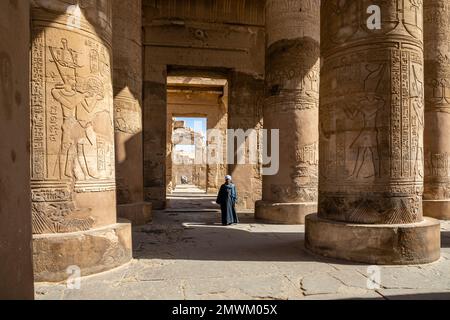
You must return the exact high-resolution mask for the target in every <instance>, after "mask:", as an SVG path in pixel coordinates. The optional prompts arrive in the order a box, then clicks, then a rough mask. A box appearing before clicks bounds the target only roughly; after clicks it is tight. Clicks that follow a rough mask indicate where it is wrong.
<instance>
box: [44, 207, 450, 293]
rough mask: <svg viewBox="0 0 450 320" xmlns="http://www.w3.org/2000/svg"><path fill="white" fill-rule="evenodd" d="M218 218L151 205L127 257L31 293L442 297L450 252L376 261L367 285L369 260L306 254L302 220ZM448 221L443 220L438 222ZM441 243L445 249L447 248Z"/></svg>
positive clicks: (448, 281)
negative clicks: (229, 221) (70, 283)
mask: <svg viewBox="0 0 450 320" xmlns="http://www.w3.org/2000/svg"><path fill="white" fill-rule="evenodd" d="M180 209H182V208H180ZM186 209H189V207H187V208H186ZM219 219H220V218H219V216H218V215H211V213H206V214H205V213H201V212H196V213H192V212H187V211H186V212H183V211H181V212H180V213H179V214H178V215H172V214H167V213H166V212H158V211H157V212H155V217H154V222H153V223H152V224H151V225H148V226H142V227H138V228H134V233H133V241H134V244H135V245H134V248H135V251H134V255H135V257H136V258H137V259H136V260H134V261H133V262H132V263H129V264H127V265H125V266H123V267H121V268H118V269H115V270H111V271H109V272H106V273H102V274H98V275H94V276H90V277H86V278H83V279H82V281H81V288H80V290H67V287H66V284H45V283H38V284H37V285H36V298H37V299H188V300H189V299H305V300H308V299H314V300H318V299H333V300H334V299H396V298H402V299H410V298H416V299H427V298H430V297H436V298H443V297H447V298H448V292H449V291H450V273H449V272H448V270H449V268H450V260H447V259H444V258H443V259H440V260H439V261H437V262H435V263H432V264H426V265H420V266H380V288H379V289H369V288H368V287H367V283H368V279H369V276H370V275H371V273H370V272H369V267H373V266H369V265H366V264H355V263H346V262H342V261H335V260H331V259H328V258H321V257H318V256H313V255H310V254H309V253H308V252H306V251H305V250H302V247H303V241H302V236H303V234H304V226H302V225H265V224H260V223H257V222H256V221H255V220H254V219H252V218H245V219H244V221H243V222H242V223H241V224H240V225H238V226H234V227H231V228H223V227H221V226H220V225H214V222H217V221H220V220H219ZM449 223H450V222H443V227H444V229H443V230H447V229H449ZM442 251H443V256H448V254H449V252H450V248H449V247H448V246H444V247H443V248H442ZM218 270H220V272H219V271H218Z"/></svg>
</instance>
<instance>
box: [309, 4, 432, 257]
mask: <svg viewBox="0 0 450 320" xmlns="http://www.w3.org/2000/svg"><path fill="white" fill-rule="evenodd" d="M372 5H376V6H377V7H372V8H370V9H373V10H375V15H374V16H373V17H375V19H377V18H378V17H381V29H369V28H368V27H369V26H370V24H369V23H368V22H367V21H369V22H372V21H373V20H371V19H370V14H367V12H368V11H370V10H368V8H369V6H372ZM377 8H380V9H381V10H380V12H379V13H380V15H377V14H376V11H377V10H378V9H377ZM321 17H322V20H321V21H322V37H321V55H322V70H321V88H320V93H321V98H320V169H319V171H320V181H319V209H318V215H310V216H308V217H307V221H306V240H305V245H306V248H307V249H309V250H311V251H313V252H315V253H317V254H321V255H324V256H329V257H335V258H341V259H346V260H351V261H357V262H363V263H372V264H414V263H427V262H431V261H434V260H437V259H438V258H439V256H440V230H439V222H438V221H436V220H433V219H429V218H426V219H424V218H423V216H422V192H423V128H424V75H423V73H424V71H423V67H424V58H423V35H422V20H423V19H422V2H421V1H415V0H402V1H400V0H397V1H388V2H386V1H383V0H375V1H374V0H370V1H347V2H342V1H339V0H327V1H323V2H322V8H321Z"/></svg>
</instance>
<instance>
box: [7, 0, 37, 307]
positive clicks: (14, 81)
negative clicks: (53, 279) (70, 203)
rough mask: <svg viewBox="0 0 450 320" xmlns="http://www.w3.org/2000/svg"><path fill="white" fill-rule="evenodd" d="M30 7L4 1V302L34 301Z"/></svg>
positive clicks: (22, 0) (23, 2)
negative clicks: (29, 75) (29, 52)
mask: <svg viewBox="0 0 450 320" xmlns="http://www.w3.org/2000/svg"><path fill="white" fill-rule="evenodd" d="M29 11H30V6H29V1H28V0H19V1H1V2H0V30H1V31H0V124H1V125H0V150H1V151H0V221H1V222H0V300H4V299H33V265H32V261H31V255H32V248H31V199H30V193H29V188H30V169H29V167H30V161H29V157H30V153H29V142H30V139H29V136H30V126H29V124H30V122H29V119H30V108H29V104H28V101H29V98H28V97H29V95H28V92H29V89H28V86H29V77H28V72H29V56H28V49H29V38H30V28H29Z"/></svg>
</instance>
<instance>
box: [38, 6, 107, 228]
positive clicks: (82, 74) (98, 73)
mask: <svg viewBox="0 0 450 320" xmlns="http://www.w3.org/2000/svg"><path fill="white" fill-rule="evenodd" d="M38 2H39V3H40V2H42V1H38ZM94 2H95V1H90V2H89V1H83V4H84V5H85V6H87V4H93V3H94ZM58 3H59V4H60V5H63V4H61V3H60V1H56V2H55V3H54V5H56V4H58ZM99 3H103V2H101V1H100V2H99ZM43 14H45V11H39V12H38V13H35V15H36V19H35V20H34V21H33V32H32V35H33V41H32V49H31V128H32V132H31V140H32V145H31V173H32V200H33V228H34V230H33V231H34V233H56V232H72V231H79V230H87V229H89V228H90V227H91V226H92V224H93V223H94V220H93V218H92V217H90V215H89V211H90V208H80V207H78V205H77V203H76V200H75V194H76V193H80V194H81V193H90V192H103V191H112V190H114V189H115V181H114V180H115V178H114V141H113V130H114V128H113V113H112V106H113V103H112V99H113V97H112V85H111V64H110V48H109V47H108V46H107V45H105V43H104V42H103V41H101V40H100V39H97V38H95V37H93V36H92V34H91V33H89V32H87V31H85V30H83V29H80V30H71V29H70V30H71V31H69V30H67V29H65V28H66V26H65V25H64V24H62V23H61V24H56V25H55V26H54V27H53V26H52V27H44V26H42V25H45V24H46V23H47V22H44V20H42V21H41V20H39V19H38V17H39V18H40V17H41V16H40V15H43ZM49 17H50V16H49ZM61 19H62V18H61ZM63 20H64V19H63ZM84 23H85V22H84Z"/></svg>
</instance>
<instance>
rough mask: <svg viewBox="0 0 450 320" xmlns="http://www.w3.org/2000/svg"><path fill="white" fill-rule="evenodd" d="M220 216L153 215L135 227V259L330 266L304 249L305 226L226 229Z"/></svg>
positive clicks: (244, 223)
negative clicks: (302, 262) (320, 264)
mask: <svg viewBox="0 0 450 320" xmlns="http://www.w3.org/2000/svg"><path fill="white" fill-rule="evenodd" d="M219 221H220V215H219V214H218V213H199V212H195V213H193V212H191V213H167V212H163V211H162V212H157V213H155V222H154V223H153V224H149V225H146V226H143V227H136V228H134V233H133V247H134V249H135V250H134V258H137V259H163V260H164V259H171V260H172V259H175V260H201V261H214V260H216V261H277V262H299V261H309V262H318V261H321V262H329V263H338V264H348V265H357V264H356V263H348V262H345V261H337V260H333V259H326V258H323V257H319V256H316V255H313V254H310V253H309V252H307V251H306V250H305V248H304V232H303V228H304V227H303V226H283V225H265V224H261V223H259V222H257V221H255V220H254V219H252V218H250V217H241V224H240V225H238V226H232V227H224V226H222V225H221V224H220V223H219Z"/></svg>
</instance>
